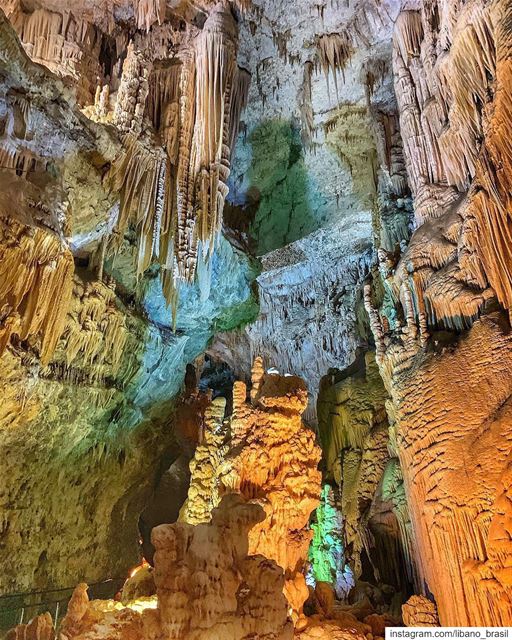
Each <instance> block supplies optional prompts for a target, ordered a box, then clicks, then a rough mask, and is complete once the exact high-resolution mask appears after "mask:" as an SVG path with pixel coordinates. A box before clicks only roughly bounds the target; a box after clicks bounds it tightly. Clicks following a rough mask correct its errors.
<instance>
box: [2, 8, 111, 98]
mask: <svg viewBox="0 0 512 640" xmlns="http://www.w3.org/2000/svg"><path fill="white" fill-rule="evenodd" d="M0 7H1V8H4V9H5V10H6V13H7V17H8V18H9V21H10V22H11V24H12V26H13V27H14V29H15V30H16V32H17V34H18V36H19V38H20V41H21V43H22V45H23V47H24V49H25V51H26V52H27V54H28V56H29V57H30V58H31V59H32V60H33V61H34V62H38V63H40V64H43V65H45V66H46V67H48V68H49V69H50V70H51V71H52V72H53V73H56V74H57V75H59V76H71V77H72V78H74V79H75V81H77V82H78V85H77V86H78V92H77V93H78V99H79V101H80V102H84V103H87V101H88V100H90V99H91V98H92V96H93V92H94V84H93V82H94V81H95V80H96V79H97V78H100V79H101V78H102V77H103V71H102V68H101V64H100V62H99V59H100V57H101V48H102V44H103V36H102V34H101V32H100V30H99V29H97V28H96V27H95V26H94V25H93V24H91V23H90V22H88V21H87V20H84V19H82V18H79V17H77V16H76V15H74V14H73V13H71V12H69V11H63V12H62V13H60V12H56V11H49V10H47V9H44V8H37V9H35V10H34V11H31V12H28V11H27V12H26V11H25V10H24V7H23V4H22V3H21V2H19V0H16V1H15V2H11V3H7V6H6V5H5V4H4V3H1V4H0Z"/></svg>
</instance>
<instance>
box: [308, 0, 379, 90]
mask: <svg viewBox="0 0 512 640" xmlns="http://www.w3.org/2000/svg"><path fill="white" fill-rule="evenodd" d="M382 14H383V11H382V7H381V2H380V0H369V1H368V0H366V1H365V2H361V3H359V4H358V6H357V7H356V9H355V11H354V14H353V16H352V18H351V19H350V20H349V21H348V23H347V24H346V25H345V27H344V29H343V30H341V31H339V32H337V33H326V34H323V35H321V36H319V38H318V40H317V43H316V49H317V52H316V61H315V62H316V66H317V67H318V68H320V69H321V70H322V71H323V72H324V74H325V77H326V80H327V86H328V88H329V75H331V76H332V78H333V80H334V86H335V89H336V95H338V74H339V73H341V74H342V77H343V78H344V73H345V69H346V67H347V65H348V63H349V61H350V59H351V58H352V56H353V55H354V53H355V52H356V51H357V49H358V47H361V46H369V44H370V40H371V36H372V34H373V33H374V32H376V30H377V29H378V27H380V26H382V25H383V23H384V19H383V15H382Z"/></svg>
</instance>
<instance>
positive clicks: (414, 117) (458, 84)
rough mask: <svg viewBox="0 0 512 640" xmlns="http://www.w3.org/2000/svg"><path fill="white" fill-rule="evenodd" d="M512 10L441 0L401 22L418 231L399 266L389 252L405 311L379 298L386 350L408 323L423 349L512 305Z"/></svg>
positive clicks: (399, 57)
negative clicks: (510, 22) (432, 332)
mask: <svg viewBox="0 0 512 640" xmlns="http://www.w3.org/2000/svg"><path fill="white" fill-rule="evenodd" d="M508 10H509V9H508V7H507V3H506V2H504V1H500V0H497V1H496V2H492V3H491V2H483V3H480V2H478V3H477V2H471V3H466V4H464V5H462V4H460V3H453V2H451V3H450V2H443V3H440V2H437V1H434V2H429V3H424V5H423V6H422V8H421V10H418V11H412V10H407V11H403V12H402V13H401V14H400V16H399V17H398V19H397V21H396V25H395V32H394V55H393V64H394V74H395V89H396V95H397V100H398V103H399V106H400V131H401V135H402V139H403V145H404V157H405V161H406V167H407V173H408V177H409V184H410V186H411V189H412V192H413V196H414V211H415V218H416V225H417V227H418V229H417V231H416V232H415V234H414V235H413V238H412V241H411V243H410V245H409V247H408V249H407V251H406V254H405V256H404V257H403V259H402V260H401V261H400V262H399V263H398V265H397V264H395V263H394V262H393V260H394V259H393V256H391V255H389V256H386V255H385V254H384V252H383V256H381V257H382V260H381V274H382V276H383V283H384V288H385V290H386V292H387V293H386V295H387V296H388V300H389V301H391V303H392V305H391V306H393V305H395V307H396V308H397V309H398V310H399V312H398V316H400V317H399V318H396V317H395V318H391V317H390V315H389V313H387V312H385V313H384V314H381V315H380V317H379V313H378V312H376V310H375V309H373V310H372V309H371V304H367V307H368V309H369V310H370V314H371V318H372V325H373V328H374V332H375V335H376V337H377V349H378V351H379V352H382V353H383V352H384V351H385V350H386V343H389V340H390V337H389V333H390V329H391V330H393V328H394V326H395V325H397V322H398V324H399V325H401V326H400V327H399V328H400V330H401V334H402V343H403V344H408V345H409V346H410V351H411V353H412V352H414V350H415V349H416V348H418V347H421V346H423V345H425V343H426V341H427V339H428V331H427V327H429V328H430V327H434V328H435V327H438V326H443V327H445V328H448V329H451V330H457V331H461V330H463V329H465V328H468V327H469V326H471V325H472V323H473V322H474V321H475V320H476V319H477V318H478V317H479V315H480V314H481V313H482V310H483V309H484V308H485V306H486V304H487V303H488V302H489V301H490V300H491V299H492V298H493V297H494V296H495V295H496V296H497V298H498V300H499V301H500V302H501V303H502V304H503V305H504V306H505V307H506V308H508V309H510V308H512V286H511V285H510V282H511V281H512V271H511V270H510V269H509V268H508V266H507V265H508V264H510V262H511V258H512V255H511V254H510V250H509V249H508V247H509V245H510V242H509V240H510V237H511V233H512V232H511V225H510V220H509V214H508V211H510V199H509V193H510V175H512V163H511V160H510V159H511V157H512V153H511V151H510V149H511V147H510V144H509V142H508V138H507V136H506V135H505V134H504V132H505V131H506V130H507V129H508V128H509V127H510V123H511V120H512V117H511V112H512V108H511V104H512V96H511V93H510V90H509V86H510V75H511V71H510V34H509V32H508V30H507V27H506V25H507V15H506V13H507V11H508ZM387 262H390V265H387V264H386V263H387ZM367 302H369V298H367ZM395 316H396V313H395ZM400 318H401V319H400ZM390 325H394V326H390ZM406 350H407V349H406Z"/></svg>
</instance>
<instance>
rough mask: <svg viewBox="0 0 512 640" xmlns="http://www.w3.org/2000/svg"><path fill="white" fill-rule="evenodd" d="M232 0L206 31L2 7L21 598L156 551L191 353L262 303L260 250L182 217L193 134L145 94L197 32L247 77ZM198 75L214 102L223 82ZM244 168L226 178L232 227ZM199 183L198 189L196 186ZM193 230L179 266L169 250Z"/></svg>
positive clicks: (8, 583) (1, 176) (13, 543)
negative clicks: (151, 522)
mask: <svg viewBox="0 0 512 640" xmlns="http://www.w3.org/2000/svg"><path fill="white" fill-rule="evenodd" d="M230 7H231V5H229V6H228V11H227V13H225V14H222V12H221V15H220V17H219V14H218V13H217V14H215V11H213V14H214V15H213V18H212V20H211V21H210V22H207V21H206V22H205V21H203V24H202V26H205V25H206V27H205V28H204V29H203V30H202V29H201V28H200V27H197V26H195V25H193V24H192V19H193V18H194V16H189V15H187V16H185V17H183V16H174V17H173V18H172V19H171V22H172V24H167V26H164V25H162V26H161V27H160V26H158V27H155V30H153V31H152V32H151V33H150V34H147V33H146V31H145V29H144V30H143V31H137V30H136V28H135V23H134V22H133V20H134V19H135V17H134V14H133V6H132V3H124V4H123V3H117V4H116V7H115V10H114V7H112V6H111V7H110V8H108V7H99V6H98V5H97V4H95V3H91V4H87V5H84V4H81V5H80V6H75V7H74V9H75V13H68V12H66V11H63V7H62V5H61V4H60V3H58V2H57V3H49V5H48V6H47V7H42V8H38V9H36V10H35V11H32V10H31V9H30V8H28V9H27V7H26V6H25V5H23V6H21V5H20V3H18V2H4V3H2V4H1V9H3V10H4V11H5V14H4V13H3V12H2V11H0V41H1V46H0V50H1V54H0V67H1V76H2V80H1V85H0V86H1V88H0V124H1V126H0V156H1V163H0V164H1V166H0V181H1V184H2V197H1V202H0V215H1V221H0V229H1V230H0V233H1V238H2V243H1V245H2V248H1V252H2V253H1V256H2V269H1V284H0V354H1V362H2V373H1V375H0V388H1V390H2V396H3V398H4V399H5V402H4V403H3V408H2V415H1V420H0V447H1V451H2V454H3V458H4V460H5V464H4V465H3V467H2V481H1V484H2V488H1V510H2V516H1V522H2V525H1V542H0V549H1V551H0V555H1V558H2V565H3V567H4V570H3V572H2V578H1V579H0V583H1V589H2V592H3V593H12V592H17V591H28V590H31V589H38V588H40V589H42V590H43V591H44V590H46V589H48V588H50V587H56V588H63V587H70V586H72V585H73V584H74V583H76V581H77V579H86V580H88V581H90V582H96V581H101V580H105V579H108V578H122V577H123V576H124V575H126V572H127V570H128V568H129V567H130V566H133V565H134V564H136V563H137V562H138V561H139V560H140V547H139V543H138V538H139V531H138V521H139V516H140V514H141V512H142V511H143V509H144V507H145V506H146V505H147V503H148V500H149V499H150V498H151V496H152V494H153V493H154V491H155V489H156V487H157V483H158V481H159V477H160V475H161V474H162V472H163V471H164V469H163V468H162V465H164V466H165V465H166V464H167V465H169V464H170V463H171V462H172V461H173V459H176V458H178V456H180V454H181V453H182V449H183V446H182V442H180V440H179V438H177V437H176V430H175V421H176V418H175V417H174V412H175V406H176V398H177V396H178V394H179V392H180V389H181V387H182V384H183V380H184V377H185V370H186V365H187V363H191V362H193V361H194V360H195V359H196V357H197V356H199V355H200V354H201V353H202V352H203V351H204V350H205V348H206V345H207V343H208V341H209V340H210V339H211V337H212V335H213V333H214V332H215V331H217V330H229V329H230V328H232V327H236V326H238V325H239V324H240V323H243V322H246V321H247V320H249V319H252V318H253V317H254V315H255V309H256V308H257V303H256V301H255V298H254V296H253V294H252V291H251V282H252V280H253V278H254V274H255V267H254V266H253V264H252V261H251V259H250V258H249V257H247V256H245V255H244V254H242V253H241V252H240V251H239V250H237V249H235V248H234V247H233V246H232V245H231V244H229V242H228V241H227V240H226V239H225V238H224V237H217V238H216V241H215V245H216V251H215V252H213V250H212V247H211V248H210V252H209V253H210V255H209V256H208V255H207V252H206V251H201V252H199V253H200V256H199V258H198V259H197V260H196V256H197V254H198V251H197V243H198V242H200V240H199V239H198V236H197V235H194V234H195V233H199V235H201V237H202V240H203V244H204V243H206V236H207V235H208V231H207V228H208V227H209V222H207V221H206V220H204V224H202V231H201V232H199V231H197V230H196V232H194V228H195V227H194V225H193V224H191V223H190V222H189V223H188V227H187V225H185V227H187V229H188V231H185V230H184V227H183V225H182V231H181V232H180V231H179V227H180V225H179V224H177V226H176V227H175V223H176V222H177V218H176V216H177V215H179V214H177V213H176V206H177V205H176V201H177V199H178V191H179V188H178V186H177V182H176V176H177V173H179V172H180V171H181V172H182V173H183V171H184V168H182V169H179V168H178V167H171V165H170V161H169V162H168V160H167V159H169V158H170V155H169V154H168V153H167V151H166V152H164V151H162V140H167V141H168V146H169V153H170V154H171V155H172V151H173V149H174V147H173V145H175V144H176V142H179V140H180V136H179V135H178V131H177V130H176V124H175V123H174V128H173V126H172V121H171V122H170V120H169V119H167V120H166V122H165V124H166V126H165V127H162V131H160V129H159V128H156V127H157V124H155V122H154V120H153V119H152V118H151V117H150V115H151V114H149V113H147V114H146V112H145V109H144V107H145V102H146V100H147V99H148V93H149V92H150V90H151V87H152V84H151V74H150V73H149V72H150V71H151V73H153V72H154V70H153V67H152V60H150V59H148V55H149V54H148V51H150V53H151V55H153V57H154V58H158V57H159V56H162V57H165V58H166V59H168V60H174V62H176V57H177V55H176V54H177V51H178V49H180V47H181V49H180V51H181V54H180V55H181V56H183V57H185V58H187V60H188V67H189V71H191V72H194V70H195V66H194V65H195V64H196V63H197V65H200V64H202V63H201V60H202V56H208V52H207V50H206V49H207V45H206V44H205V40H207V41H209V39H212V40H215V42H216V43H217V44H219V47H220V50H221V51H222V52H224V54H225V55H226V60H227V61H228V62H229V65H227V66H226V67H223V69H225V70H226V73H231V74H232V75H234V76H236V75H237V74H238V67H236V63H235V60H236V20H235V16H234V13H232V12H231V8H230ZM68 8H70V7H68ZM146 8H147V7H146ZM213 8H215V7H213ZM107 9H108V11H110V17H109V18H108V20H107V22H105V18H106V17H108V16H106V14H105V11H107ZM210 9H212V7H210V6H207V7H206V8H205V13H204V14H202V15H203V16H204V17H205V18H206V17H208V12H209V11H210ZM112 11H114V13H112ZM6 15H7V16H8V18H7V17H6ZM142 15H145V12H142ZM139 17H140V16H139ZM117 19H119V22H116V20H117ZM148 19H149V18H148ZM217 19H219V20H220V26H219V23H218V22H216V20H217ZM151 20H152V21H153V22H154V23H157V22H158V18H154V19H151ZM180 20H183V21H184V22H180ZM186 20H189V22H187V21H186ZM131 21H132V22H131ZM226 21H227V22H228V23H229V25H230V27H231V30H230V29H227V30H224V31H223V27H222V25H223V24H225V22H226ZM130 24H131V26H130ZM148 24H149V23H148ZM145 26H148V25H146V24H145ZM233 29H235V31H233ZM216 30H220V32H222V33H227V38H228V40H229V42H228V41H226V40H223V35H222V34H221V35H219V36H218V37H217V35H216V33H217V31H216ZM155 31H157V32H158V33H157V34H155ZM18 36H19V40H18ZM130 39H131V41H132V44H131V45H130V46H128V44H129V40H130ZM157 41H158V43H159V45H158V47H157V46H156V42H157ZM205 47H206V49H205ZM123 58H124V60H123ZM180 61H181V58H180ZM93 62H94V64H93ZM36 63H40V64H36ZM40 65H44V66H40ZM157 66H158V65H157ZM182 66H183V65H181V64H178V63H176V64H171V65H168V67H169V68H167V67H166V66H165V65H164V68H165V69H166V70H167V75H165V74H163V77H162V78H161V80H162V85H164V86H163V89H162V91H163V94H162V95H160V94H159V93H158V94H157V95H156V98H157V99H158V101H159V102H158V109H164V108H165V109H167V110H168V111H169V112H173V107H172V105H174V104H176V95H175V94H169V93H165V91H164V89H165V90H167V89H169V86H174V87H175V86H176V82H175V80H176V75H175V72H176V69H179V70H180V71H181V70H182ZM50 71H51V72H54V73H55V75H54V73H51V72H50ZM100 71H101V73H100ZM159 72H161V70H160V69H159ZM161 75H162V74H161ZM166 78H167V82H166ZM224 79H225V80H226V83H227V82H229V83H231V80H232V79H233V78H232V77H231V76H230V78H229V79H226V78H224ZM239 80H240V83H239V84H236V83H235V85H236V88H233V89H232V91H231V93H232V94H233V93H235V92H236V90H237V89H238V88H240V89H241V88H242V87H241V85H243V82H244V80H243V78H242V79H239ZM173 82H174V84H173ZM183 82H184V83H185V84H186V79H184V80H183ZM212 82H216V80H214V79H212ZM218 82H219V84H217V85H215V86H216V92H215V91H214V96H213V97H214V98H215V99H216V100H217V101H218V102H217V106H218V108H220V107H219V103H222V109H224V107H225V106H227V116H226V118H225V122H221V121H219V120H217V125H216V128H215V127H213V125H212V134H213V133H215V134H216V135H217V136H218V135H219V132H220V134H221V138H222V137H224V145H220V148H221V151H222V153H224V154H225V157H227V156H228V155H229V147H228V138H229V136H230V135H232V132H234V131H236V125H235V122H236V121H237V118H238V115H239V114H238V113H237V109H236V105H237V104H239V103H238V102H237V99H236V97H234V98H233V100H232V101H231V102H230V103H229V105H228V104H227V102H226V103H225V102H224V100H225V96H226V86H227V85H226V83H224V84H223V80H222V79H220V80H219V79H218ZM186 86H187V91H188V99H190V100H195V99H196V98H197V100H198V101H200V99H201V98H200V96H201V91H206V93H208V91H209V87H211V86H212V85H211V84H208V82H206V83H205V82H202V83H198V86H197V87H196V85H195V83H193V82H191V81H190V79H189V80H188V84H186ZM96 89H97V90H96ZM134 89H136V90H135V91H134ZM151 98H152V99H153V100H154V99H155V93H154V91H153V93H152V94H151ZM239 99H240V100H241V101H242V102H243V99H242V97H241V96H240V98H239ZM152 104H153V103H152ZM153 106H154V104H153ZM231 107H232V108H231ZM165 109H164V110H165ZM201 113H203V115H201ZM196 115H197V118H196V120H195V121H193V122H192V123H190V122H189V124H191V126H192V128H191V129H190V127H189V134H190V135H189V137H188V138H186V137H185V140H186V142H185V143H184V145H185V146H184V147H183V150H182V151H183V152H182V154H181V156H180V157H181V158H182V159H183V158H185V157H186V153H185V151H186V148H187V144H188V145H189V146H190V148H192V147H194V145H195V146H201V139H202V137H204V136H205V135H207V134H205V127H206V128H207V127H208V125H207V124H205V123H206V122H207V120H206V115H205V113H204V111H203V112H201V109H200V108H198V110H197V111H196ZM189 120H190V119H189ZM182 125H183V126H184V127H185V126H188V125H186V123H182ZM127 128H128V129H129V130H127ZM184 135H185V134H183V135H182V138H181V139H183V136H184ZM187 135H188V134H187ZM137 136H140V137H137ZM173 141H174V142H173ZM187 141H188V142H187ZM134 151H135V155H134ZM194 157H195V156H194ZM175 160H176V159H175ZM182 162H184V161H183V160H182ZM204 162H206V160H204ZM228 166H229V163H228V162H227V161H226V160H224V164H223V167H224V168H223V170H222V171H221V172H220V174H222V175H221V176H220V178H219V175H220V174H219V172H218V171H216V170H214V174H215V175H213V176H212V179H211V189H212V202H213V201H215V204H214V205H213V204H212V209H211V213H212V214H213V216H212V217H210V218H208V220H209V221H210V222H211V221H212V220H213V219H216V222H215V221H213V222H212V224H213V225H214V227H215V228H216V231H215V232H214V235H215V234H216V233H217V231H218V229H219V226H220V217H221V209H222V193H224V187H223V186H222V184H221V183H222V179H223V178H225V177H226V175H227V172H228ZM195 170H198V168H197V167H196V168H195ZM176 172H177V173H176ZM203 175H204V171H203ZM127 176H128V177H127ZM157 178H158V180H157V184H155V180H156V179H157ZM126 180H127V181H128V182H126ZM180 185H181V187H180V189H181V191H180V193H182V194H183V193H184V192H185V191H186V190H187V185H188V182H187V181H186V180H185V179H182V181H181V183H180ZM207 188H208V189H209V188H210V187H206V186H204V187H203V189H207ZM173 189H174V191H173ZM217 191H218V197H217V195H215V197H214V195H213V194H216V193H217ZM194 197H198V195H197V194H195V196H194ZM204 206H205V207H206V208H208V206H209V205H207V204H205V205H204ZM144 207H146V209H144ZM193 208H194V210H195V209H196V207H195V206H194V207H193ZM136 209H137V210H136ZM180 210H181V211H182V213H183V211H184V208H183V204H182V205H181V209H180ZM203 210H204V211H205V212H206V209H203ZM144 213H145V217H144V218H143V219H142V218H139V214H144ZM187 215H189V214H187ZM205 215H206V213H205ZM166 216H170V217H166ZM173 216H174V217H173ZM171 218H172V220H171ZM199 226H201V225H200V224H199V225H198V227H197V229H199ZM212 230H213V227H212ZM180 234H181V240H179V239H178V235H180ZM155 238H156V240H155ZM159 241H160V242H159ZM148 242H149V249H148ZM180 242H181V243H182V244H181V245H180V246H181V247H182V249H183V251H181V253H179V251H178V250H176V253H175V254H174V255H176V261H177V262H176V263H175V266H176V269H175V270H174V272H173V268H174V267H173V263H172V261H170V260H169V261H167V262H165V260H163V250H164V248H165V247H166V248H168V249H170V247H172V246H174V243H176V247H177V246H178V245H179V243H180ZM184 242H185V243H189V244H187V247H188V248H185V247H184V245H183V243H184ZM170 250H171V253H172V251H173V250H172V249H170ZM213 253H215V255H213ZM158 256H159V257H160V260H158ZM152 257H154V258H155V259H154V260H153V261H152V262H153V264H152V265H149V264H148V262H149V260H150V259H151V258H152ZM178 264H179V265H181V266H180V267H179V268H178ZM165 266H167V267H168V269H166V268H165ZM196 267H197V277H192V273H194V271H195V270H196ZM185 272H187V273H188V274H189V276H190V277H189V276H187V275H186V273H185ZM226 273H229V274H230V277H229V278H227V277H226ZM169 274H171V275H169ZM173 309H174V311H173Z"/></svg>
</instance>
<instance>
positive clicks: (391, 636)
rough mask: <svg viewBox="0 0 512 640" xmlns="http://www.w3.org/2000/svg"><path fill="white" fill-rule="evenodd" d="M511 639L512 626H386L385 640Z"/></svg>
mask: <svg viewBox="0 0 512 640" xmlns="http://www.w3.org/2000/svg"><path fill="white" fill-rule="evenodd" d="M418 638H426V639H427V640H428V639H429V638H432V639H433V640H436V639H438V638H441V639H442V638H445V639H446V640H464V638H468V639H469V640H471V639H476V640H492V639H493V638H494V639H495V640H499V639H500V638H505V640H507V639H508V640H512V627H386V640H418Z"/></svg>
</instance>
